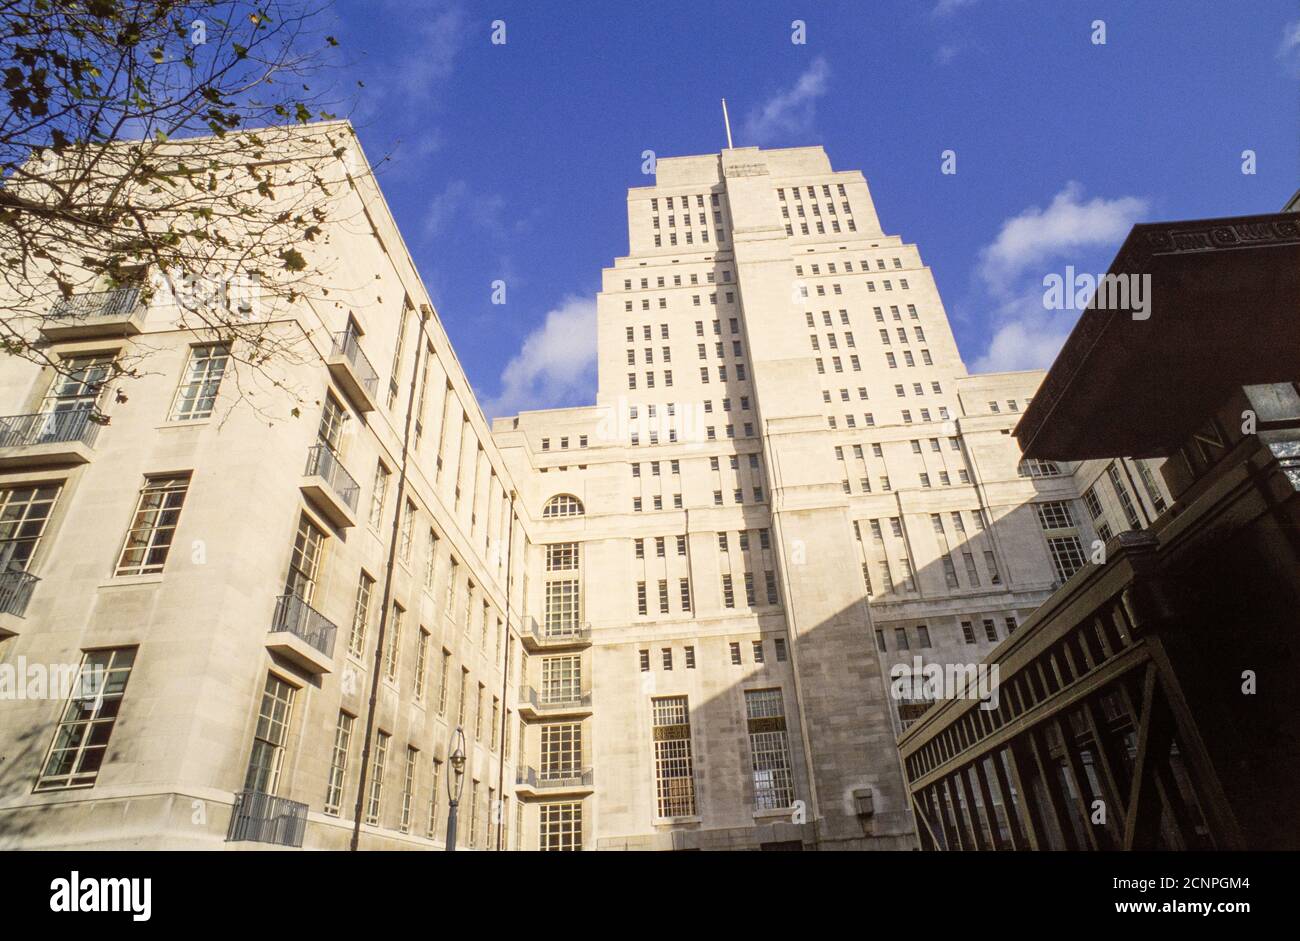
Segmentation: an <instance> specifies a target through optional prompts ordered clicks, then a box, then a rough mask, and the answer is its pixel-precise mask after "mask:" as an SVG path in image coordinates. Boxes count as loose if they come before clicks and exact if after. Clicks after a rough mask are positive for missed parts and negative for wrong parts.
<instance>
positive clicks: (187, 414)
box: [172, 343, 230, 421]
mask: <svg viewBox="0 0 1300 941" xmlns="http://www.w3.org/2000/svg"><path fill="white" fill-rule="evenodd" d="M229 362H230V347H228V346H226V344H224V343H209V344H206V345H204V346H195V347H191V348H190V361H189V363H187V364H186V367H185V377H184V379H183V380H182V381H181V385H180V388H179V389H177V390H176V402H175V403H174V404H173V406H172V421H192V420H194V419H197V418H207V417H208V416H210V415H211V414H212V408H213V406H214V405H215V404H216V401H217V392H218V391H219V390H220V389H221V377H222V376H223V375H225V372H226V365H227V364H228V363H229Z"/></svg>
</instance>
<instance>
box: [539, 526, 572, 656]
mask: <svg viewBox="0 0 1300 941" xmlns="http://www.w3.org/2000/svg"><path fill="white" fill-rule="evenodd" d="M569 545H574V544H573V543H570V544H569ZM545 622H546V636H547V637H563V636H565V635H568V634H573V633H575V632H576V631H577V629H578V579H576V578H566V579H555V580H552V581H548V582H547V583H546V609H545Z"/></svg>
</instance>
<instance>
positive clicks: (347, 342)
mask: <svg viewBox="0 0 1300 941" xmlns="http://www.w3.org/2000/svg"><path fill="white" fill-rule="evenodd" d="M359 339H360V338H359V337H358V336H357V335H356V334H355V333H353V332H352V331H351V330H344V331H342V332H340V333H336V334H334V349H333V351H332V354H331V355H333V356H342V357H343V358H344V359H346V360H347V361H348V365H350V366H351V367H352V371H353V372H354V373H356V374H357V379H358V380H359V381H360V382H361V385H362V386H363V387H364V388H365V390H366V392H367V393H369V394H370V396H371V397H373V396H374V395H375V393H376V392H378V391H379V373H377V372H375V367H374V366H372V365H370V360H369V359H367V358H366V354H365V353H363V352H361V343H360V342H359Z"/></svg>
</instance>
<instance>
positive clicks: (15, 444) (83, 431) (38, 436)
mask: <svg viewBox="0 0 1300 941" xmlns="http://www.w3.org/2000/svg"><path fill="white" fill-rule="evenodd" d="M101 422H102V420H97V415H96V413H95V412H94V411H93V410H92V409H88V408H79V409H70V410H68V411H64V412H35V413H33V414H31V415H7V416H4V417H2V418H0V448H22V447H27V446H30V445H34V444H67V443H70V442H74V441H80V442H81V443H82V444H85V445H94V443H95V438H96V437H97V436H98V435H99V427H100V424H101Z"/></svg>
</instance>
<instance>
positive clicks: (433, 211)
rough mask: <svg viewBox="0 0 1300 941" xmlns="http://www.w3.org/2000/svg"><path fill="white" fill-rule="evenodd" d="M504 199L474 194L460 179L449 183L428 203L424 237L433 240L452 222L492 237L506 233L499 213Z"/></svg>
mask: <svg viewBox="0 0 1300 941" xmlns="http://www.w3.org/2000/svg"><path fill="white" fill-rule="evenodd" d="M504 209H505V200H504V199H503V198H502V197H501V196H500V195H499V194H496V193H482V194H479V193H475V192H474V191H473V190H472V189H470V185H469V184H468V183H466V182H465V181H464V180H451V181H449V182H448V183H447V185H446V186H444V187H443V188H442V192H441V193H439V194H438V195H436V196H434V197H433V199H431V200H430V201H429V208H428V209H427V210H426V211H425V216H424V234H425V235H426V236H427V237H430V238H432V237H434V236H437V235H440V234H444V233H445V232H447V231H448V230H449V229H450V228H451V226H452V223H454V222H456V221H457V220H464V221H466V222H469V223H471V224H473V225H475V226H477V227H478V228H480V229H484V230H486V231H488V232H491V233H493V234H494V235H503V234H505V233H506V225H505V224H504V223H503V222H502V219H501V214H502V211H503V210H504Z"/></svg>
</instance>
